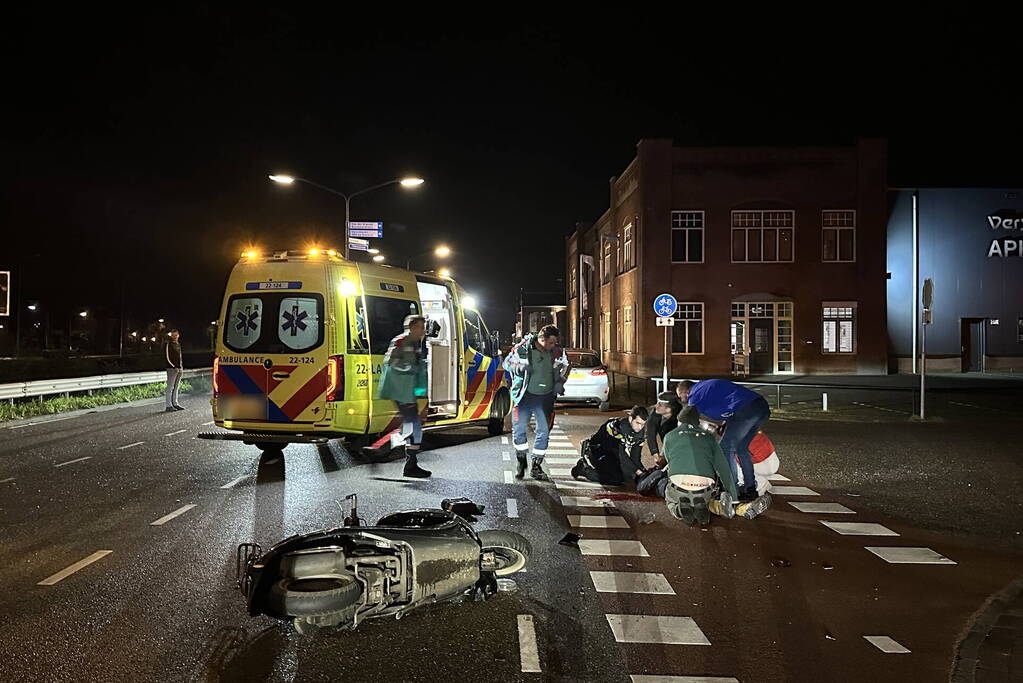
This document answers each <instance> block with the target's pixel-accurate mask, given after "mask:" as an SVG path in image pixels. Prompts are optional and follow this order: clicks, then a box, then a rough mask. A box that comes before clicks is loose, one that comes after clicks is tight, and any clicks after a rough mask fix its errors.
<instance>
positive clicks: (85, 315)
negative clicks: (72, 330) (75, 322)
mask: <svg viewBox="0 0 1023 683" xmlns="http://www.w3.org/2000/svg"><path fill="white" fill-rule="evenodd" d="M88 316H89V313H88V311H81V312H80V313H79V314H78V317H80V318H87V317H88Z"/></svg>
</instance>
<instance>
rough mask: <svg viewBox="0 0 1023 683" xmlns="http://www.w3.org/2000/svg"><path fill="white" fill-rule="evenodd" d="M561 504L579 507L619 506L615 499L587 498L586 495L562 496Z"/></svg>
mask: <svg viewBox="0 0 1023 683" xmlns="http://www.w3.org/2000/svg"><path fill="white" fill-rule="evenodd" d="M561 504H562V505H566V506H569V507H577V508H613V507H618V506H617V505H615V502H614V501H613V500H601V499H600V498H587V497H586V496H562V497H561Z"/></svg>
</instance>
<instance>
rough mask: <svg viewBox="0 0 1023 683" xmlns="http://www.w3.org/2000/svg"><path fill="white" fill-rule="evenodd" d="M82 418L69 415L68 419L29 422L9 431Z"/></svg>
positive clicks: (59, 418)
mask: <svg viewBox="0 0 1023 683" xmlns="http://www.w3.org/2000/svg"><path fill="white" fill-rule="evenodd" d="M76 417H81V415H68V416H67V417H55V418H53V419H52V420H40V421H39V422H29V423H28V424H23V425H15V426H13V427H8V429H24V428H25V427H35V426H36V425H48V424H50V423H51V422H60V421H61V420H70V419H72V418H76Z"/></svg>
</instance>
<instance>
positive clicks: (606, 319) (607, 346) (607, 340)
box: [600, 311, 611, 353]
mask: <svg viewBox="0 0 1023 683" xmlns="http://www.w3.org/2000/svg"><path fill="white" fill-rule="evenodd" d="M600 317H601V321H600V324H601V330H600V331H601V335H600V350H601V351H604V352H605V353H610V352H611V311H603V312H602V313H601V314H600Z"/></svg>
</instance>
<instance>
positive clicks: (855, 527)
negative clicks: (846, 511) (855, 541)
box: [819, 519, 899, 536]
mask: <svg viewBox="0 0 1023 683" xmlns="http://www.w3.org/2000/svg"><path fill="white" fill-rule="evenodd" d="M819 521H820V523H821V524H823V525H824V526H826V527H828V528H829V529H831V530H832V531H835V532H837V533H840V534H842V535H843V536H898V535H899V534H897V533H895V532H894V531H892V530H891V529H889V528H888V527H886V526H884V525H882V524H874V523H872V522H829V521H828V520H826V519H822V520H819Z"/></svg>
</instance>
